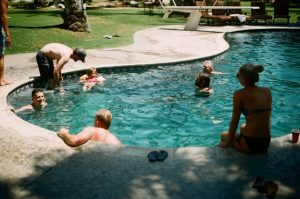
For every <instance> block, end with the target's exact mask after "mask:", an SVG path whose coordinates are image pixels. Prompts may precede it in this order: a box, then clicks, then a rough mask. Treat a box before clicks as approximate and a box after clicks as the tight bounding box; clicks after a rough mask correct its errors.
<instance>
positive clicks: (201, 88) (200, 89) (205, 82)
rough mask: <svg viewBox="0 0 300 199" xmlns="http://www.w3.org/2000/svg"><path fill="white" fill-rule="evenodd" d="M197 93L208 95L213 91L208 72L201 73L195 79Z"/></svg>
mask: <svg viewBox="0 0 300 199" xmlns="http://www.w3.org/2000/svg"><path fill="white" fill-rule="evenodd" d="M195 86H197V88H196V93H197V94H198V95H201V96H207V95H209V94H211V93H213V92H214V91H213V89H212V88H211V87H210V77H209V75H208V74H205V73H200V74H199V75H198V76H197V79H196V81H195Z"/></svg>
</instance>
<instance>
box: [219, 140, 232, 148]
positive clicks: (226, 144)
mask: <svg viewBox="0 0 300 199" xmlns="http://www.w3.org/2000/svg"><path fill="white" fill-rule="evenodd" d="M218 146H219V147H223V148H227V147H231V144H230V143H229V142H227V141H221V142H220V143H219V144H218Z"/></svg>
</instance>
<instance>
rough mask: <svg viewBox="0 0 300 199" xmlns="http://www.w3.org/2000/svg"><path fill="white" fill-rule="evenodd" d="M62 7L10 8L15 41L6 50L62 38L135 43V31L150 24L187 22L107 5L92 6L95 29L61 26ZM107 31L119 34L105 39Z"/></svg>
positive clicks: (86, 43) (97, 44)
mask: <svg viewBox="0 0 300 199" xmlns="http://www.w3.org/2000/svg"><path fill="white" fill-rule="evenodd" d="M61 12H62V10H58V9H50V8H46V9H33V10H31V9H9V13H8V15H9V17H10V19H9V27H10V31H11V35H12V45H11V47H10V48H8V49H7V50H6V54H15V53H24V52H35V51H37V50H39V49H40V48H41V47H42V46H43V45H45V44H46V43H51V42H59V43H64V44H67V45H69V46H70V47H73V48H74V47H83V48H86V49H90V48H107V47H116V46H123V45H128V44H131V43H133V34H134V33H135V32H136V31H138V30H142V29H145V28H149V27H154V26H161V25H171V24H184V23H185V22H186V19H185V18H184V17H182V16H177V17H171V18H170V19H168V20H164V19H162V13H161V12H160V10H157V11H156V12H155V13H154V14H149V13H148V12H146V13H144V10H143V9H142V8H140V9H136V8H105V9H98V10H88V11H87V14H88V20H89V22H90V26H91V29H92V32H91V33H87V32H72V31H69V30H64V29H61V28H59V25H60V24H62V22H63V20H62V18H61V16H60V13H61ZM104 35H119V36H120V37H114V38H113V39H105V38H103V36H104Z"/></svg>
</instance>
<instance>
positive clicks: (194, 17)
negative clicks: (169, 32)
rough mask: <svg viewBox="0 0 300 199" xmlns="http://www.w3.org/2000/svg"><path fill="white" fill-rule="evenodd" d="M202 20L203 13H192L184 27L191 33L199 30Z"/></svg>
mask: <svg viewBox="0 0 300 199" xmlns="http://www.w3.org/2000/svg"><path fill="white" fill-rule="evenodd" d="M200 19H201V12H199V11H194V12H191V14H190V16H189V17H188V21H187V23H186V25H185V27H184V30H189V31H195V30H197V28H198V25H199V22H200Z"/></svg>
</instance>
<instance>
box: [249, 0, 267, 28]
mask: <svg viewBox="0 0 300 199" xmlns="http://www.w3.org/2000/svg"><path fill="white" fill-rule="evenodd" d="M251 6H258V7H259V9H251V16H250V17H249V18H248V20H250V21H255V22H256V23H258V20H264V21H265V23H267V21H268V20H272V16H270V15H268V14H267V11H266V3H265V2H264V1H263V2H261V1H251Z"/></svg>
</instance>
